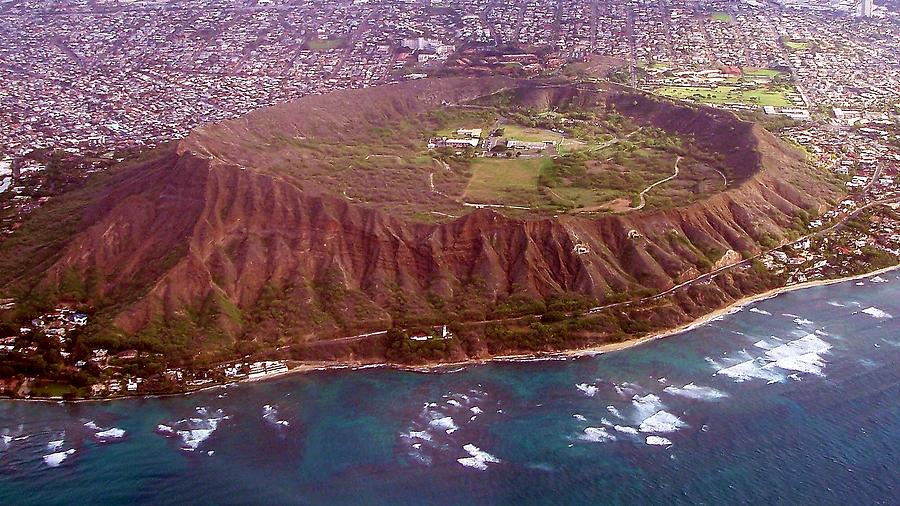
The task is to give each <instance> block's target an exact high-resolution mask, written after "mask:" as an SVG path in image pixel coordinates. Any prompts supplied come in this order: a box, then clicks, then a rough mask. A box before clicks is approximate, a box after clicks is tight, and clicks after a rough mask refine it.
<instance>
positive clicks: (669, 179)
mask: <svg viewBox="0 0 900 506" xmlns="http://www.w3.org/2000/svg"><path fill="white" fill-rule="evenodd" d="M680 161H681V157H680V156H679V157H678V158H676V159H675V173H674V174H672V175H671V176H669V177H667V178H665V179H660V180H659V181H657V182H655V183H653V184H651V185H650V186H648V187H647V188H644V191H642V192H641V193H640V195H639V197H640V199H641V203H640V204H639V205H638V206H637V207H632V208H631V210H632V211H639V210H641V209H643V208H644V206H645V205H647V199H646V198H645V195H646V194H647V192H649V191H650V190H652V189H653V188H656V187H657V186H659V185H661V184H663V183H666V182H669V181H671V180H673V179H675V178H676V177H678V162H680Z"/></svg>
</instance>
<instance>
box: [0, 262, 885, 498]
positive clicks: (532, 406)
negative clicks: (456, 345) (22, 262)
mask: <svg viewBox="0 0 900 506" xmlns="http://www.w3.org/2000/svg"><path fill="white" fill-rule="evenodd" d="M881 279H883V280H885V281H884V282H878V280H881ZM878 280H876V281H874V282H873V281H871V280H865V281H863V282H862V286H858V285H857V284H856V282H847V283H842V284H838V285H832V286H827V287H818V288H813V289H807V290H802V291H797V292H792V293H789V294H784V295H781V296H779V297H777V298H774V299H770V300H766V301H761V302H757V303H754V304H751V305H749V306H747V307H745V308H743V309H742V310H741V311H740V312H737V313H735V314H732V315H729V316H726V317H724V318H723V319H721V320H719V321H714V322H711V323H710V324H708V325H704V326H702V327H699V328H697V329H695V330H692V331H689V332H686V333H683V334H680V335H677V336H673V337H670V338H667V339H664V340H661V341H657V342H654V343H649V344H647V345H644V346H640V347H636V348H634V349H631V350H627V351H623V352H618V353H611V354H607V355H602V356H595V357H584V358H580V359H571V360H566V361H543V362H530V363H494V364H489V365H483V366H472V367H468V368H466V369H465V370H463V371H460V372H455V373H452V374H415V373H407V372H397V371H390V370H381V369H369V370H362V371H330V372H321V373H313V374H306V375H297V376H291V377H286V378H283V379H280V380H277V381H271V382H267V383H258V384H246V385H240V386H234V387H229V388H222V389H217V390H211V391H207V392H202V393H197V394H194V395H189V396H183V397H176V398H167V399H134V400H125V401H115V402H107V403H81V404H72V405H62V404H53V403H28V402H3V403H0V433H2V436H3V439H2V440H0V503H2V504H86V503H90V504H124V503H128V504H174V503H185V502H191V503H194V504H242V503H268V504H323V503H325V504H347V503H353V504H460V503H467V504H548V503H552V504H585V503H588V504H647V503H648V502H655V503H666V504H721V503H751V504H760V503H767V504H771V503H776V504H797V503H802V504H808V503H819V504H841V503H843V504H900V471H898V469H900V401H898V399H900V368H898V367H897V364H898V363H900V277H898V276H897V274H896V273H890V274H887V275H882V276H881V278H878ZM110 429H112V430H110ZM116 429H119V430H121V431H124V434H121V433H120V432H118V431H116ZM98 434H99V436H98ZM116 436H121V437H116ZM648 438H649V442H654V443H659V444H648ZM71 450H75V451H74V452H71ZM65 452H69V453H65ZM62 456H64V458H62Z"/></svg>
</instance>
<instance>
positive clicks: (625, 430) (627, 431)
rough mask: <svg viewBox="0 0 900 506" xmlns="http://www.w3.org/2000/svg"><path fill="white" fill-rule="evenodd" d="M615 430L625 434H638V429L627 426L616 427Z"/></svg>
mask: <svg viewBox="0 0 900 506" xmlns="http://www.w3.org/2000/svg"><path fill="white" fill-rule="evenodd" d="M613 428H614V429H616V430H617V431H619V432H621V433H623V434H632V435H635V434H637V433H638V430H637V429H635V428H634V427H628V426H627V425H614V426H613Z"/></svg>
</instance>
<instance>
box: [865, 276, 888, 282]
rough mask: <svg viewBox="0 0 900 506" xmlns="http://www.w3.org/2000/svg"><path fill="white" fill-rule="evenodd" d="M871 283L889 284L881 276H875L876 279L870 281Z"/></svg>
mask: <svg viewBox="0 0 900 506" xmlns="http://www.w3.org/2000/svg"><path fill="white" fill-rule="evenodd" d="M869 281H871V282H873V283H887V282H888V280H886V279H884V278H883V277H881V276H875V277H874V278H871V279H869Z"/></svg>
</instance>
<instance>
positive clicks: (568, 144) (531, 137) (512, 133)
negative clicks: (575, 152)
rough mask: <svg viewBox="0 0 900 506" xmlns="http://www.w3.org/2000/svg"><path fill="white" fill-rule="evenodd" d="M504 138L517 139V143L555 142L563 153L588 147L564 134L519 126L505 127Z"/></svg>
mask: <svg viewBox="0 0 900 506" xmlns="http://www.w3.org/2000/svg"><path fill="white" fill-rule="evenodd" d="M503 136H504V137H506V138H507V139H515V140H517V141H525V142H544V141H553V142H554V143H556V144H557V146H558V149H559V151H560V152H561V153H563V152H565V151H567V150H572V149H579V148H582V147H587V146H588V145H587V144H585V143H584V142H581V141H577V140H574V139H568V138H566V137H565V136H563V135H562V134H560V133H558V132H554V131H552V130H544V129H540V128H529V127H523V126H519V125H503Z"/></svg>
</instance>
